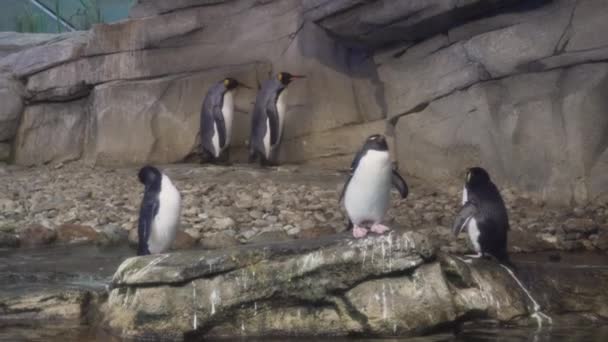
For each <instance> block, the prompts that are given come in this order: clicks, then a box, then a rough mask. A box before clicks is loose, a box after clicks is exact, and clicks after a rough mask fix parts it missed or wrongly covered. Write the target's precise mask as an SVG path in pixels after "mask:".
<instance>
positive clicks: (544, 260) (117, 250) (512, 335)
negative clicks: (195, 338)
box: [0, 246, 608, 342]
mask: <svg viewBox="0 0 608 342" xmlns="http://www.w3.org/2000/svg"><path fill="white" fill-rule="evenodd" d="M133 255H134V250H132V249H130V248H128V247H127V246H119V247H111V248H103V247H96V246H70V247H65V246H64V247H52V248H43V249H29V250H28V249H20V250H0V292H1V293H0V294H5V295H6V294H9V295H10V294H19V293H27V291H31V290H32V289H40V288H42V289H44V288H57V287H68V288H69V287H73V288H83V287H85V288H91V289H103V288H104V287H105V285H106V284H107V282H108V281H109V280H110V278H111V276H112V274H113V273H114V271H115V270H116V268H117V267H118V265H119V264H120V263H121V262H122V261H123V260H124V259H125V258H127V257H130V256H133ZM551 258H553V259H554V258H555V256H554V255H552V254H550V253H548V254H547V253H544V254H543V253H537V254H528V255H518V256H516V257H515V258H514V259H515V260H517V262H518V264H535V265H539V266H543V267H553V266H552V265H551V263H550V262H549V261H548V260H550V259H551ZM559 264H561V265H564V264H568V265H571V266H570V267H572V266H574V267H606V265H607V264H608V256H606V255H593V254H569V255H568V256H567V257H563V258H562V260H561V261H560V263H559ZM553 265H555V266H557V265H556V264H553ZM0 312H2V308H1V307H0ZM233 340H234V339H233ZM245 340H246V341H260V342H261V341H268V340H274V341H286V342H300V341H319V342H326V341H327V342H329V341H331V342H339V341H367V342H372V341H379V342H390V341H394V342H397V341H404V342H440V341H446V342H447V341H467V342H490V341H500V342H524V341H525V342H528V341H530V342H544V341H556V342H562V341H563V342H566V341H585V342H586V341H589V342H595V341H597V342H600V341H602V342H603V341H608V326H584V327H577V326H572V325H570V326H567V327H566V326H561V327H560V326H557V325H556V326H549V327H546V326H545V327H543V328H542V329H538V328H536V327H510V328H507V327H497V326H495V325H492V324H484V323H475V324H466V325H465V326H464V327H463V328H462V330H461V331H460V332H458V333H452V332H448V333H439V334H435V335H429V336H424V337H415V338H386V339H372V338H334V337H332V338H301V339H298V338H289V339H285V338H280V339H278V338H277V339H268V338H257V339H253V338H247V339H245V338H243V339H236V341H245ZM0 341H47V342H59V341H62V342H63V341H77V342H85V341H91V342H101V341H104V342H106V341H108V342H118V341H127V340H123V339H121V338H118V337H116V336H110V335H108V334H107V333H106V332H104V331H103V330H101V329H94V328H91V327H89V326H84V325H75V324H74V323H71V324H57V323H54V324H48V325H29V324H27V322H19V324H14V322H13V323H11V324H10V325H8V324H7V323H6V322H4V323H3V322H2V321H1V320H0Z"/></svg>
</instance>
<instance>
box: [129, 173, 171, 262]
mask: <svg viewBox="0 0 608 342" xmlns="http://www.w3.org/2000/svg"><path fill="white" fill-rule="evenodd" d="M137 176H138V178H139V181H140V182H141V183H142V184H144V186H145V189H144V198H143V200H142V202H141V208H140V211H139V224H138V227H137V233H138V236H139V243H138V246H137V255H147V254H158V253H164V252H166V251H167V250H169V248H170V247H171V245H172V244H173V240H175V234H176V233H177V226H178V223H179V217H180V206H181V196H180V194H179V191H177V188H175V186H174V185H173V183H172V182H171V180H170V179H169V177H167V175H165V174H163V173H161V172H160V171H159V170H158V169H157V168H155V167H153V166H144V167H143V168H141V169H140V170H139V173H138V175H137Z"/></svg>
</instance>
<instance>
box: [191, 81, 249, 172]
mask: <svg viewBox="0 0 608 342" xmlns="http://www.w3.org/2000/svg"><path fill="white" fill-rule="evenodd" d="M239 86H241V87H245V88H250V87H248V86H246V85H244V84H243V83H241V82H239V81H237V80H235V79H234V78H230V77H228V78H225V79H224V80H222V81H220V82H217V83H216V84H214V85H213V86H211V88H210V89H209V91H208V92H207V95H206V96H205V100H204V101H203V107H202V110H201V121H200V124H201V127H200V132H201V154H202V159H203V161H209V160H213V161H218V160H223V161H228V159H229V158H230V154H229V152H230V150H229V147H230V140H231V137H232V121H233V116H234V92H235V91H236V89H237V88H238V87H239ZM250 89H251V88H250ZM220 157H221V158H222V159H220Z"/></svg>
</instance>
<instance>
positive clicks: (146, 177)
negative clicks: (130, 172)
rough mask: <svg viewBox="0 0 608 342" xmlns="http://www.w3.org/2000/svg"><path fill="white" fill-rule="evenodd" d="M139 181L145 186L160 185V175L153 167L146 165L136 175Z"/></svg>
mask: <svg viewBox="0 0 608 342" xmlns="http://www.w3.org/2000/svg"><path fill="white" fill-rule="evenodd" d="M137 177H138V178H139V181H140V182H141V183H142V184H143V185H146V186H150V185H156V184H160V181H161V179H162V174H161V173H160V171H158V169H157V168H155V167H154V166H149V165H146V166H144V167H142V168H141V169H140V170H139V173H138V174H137Z"/></svg>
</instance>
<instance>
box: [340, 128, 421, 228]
mask: <svg viewBox="0 0 608 342" xmlns="http://www.w3.org/2000/svg"><path fill="white" fill-rule="evenodd" d="M391 185H394V186H395V187H396V188H397V190H399V194H400V195H401V198H406V197H407V195H408V191H409V190H408V186H407V184H406V183H405V180H403V178H402V177H401V176H400V175H399V173H398V172H397V170H396V169H395V168H394V167H393V164H392V163H391V158H390V154H389V151H388V145H387V143H386V139H385V138H384V136H382V135H380V134H374V135H372V136H370V137H368V138H367V140H366V141H365V144H364V145H363V147H362V148H361V150H360V151H359V152H357V154H356V155H355V158H354V160H353V162H352V165H351V168H350V175H349V177H348V179H347V181H346V184H344V189H343V190H342V194H341V195H340V201H342V200H344V206H345V208H346V212H347V213H348V217H349V220H350V222H349V227H350V226H353V236H354V237H355V238H361V237H364V236H365V235H367V229H366V226H370V227H371V231H372V232H374V233H377V234H382V233H384V232H386V231H387V230H389V228H388V227H386V226H384V225H382V224H381V223H382V220H383V219H384V215H385V214H386V212H387V211H388V208H389V202H390V191H391Z"/></svg>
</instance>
